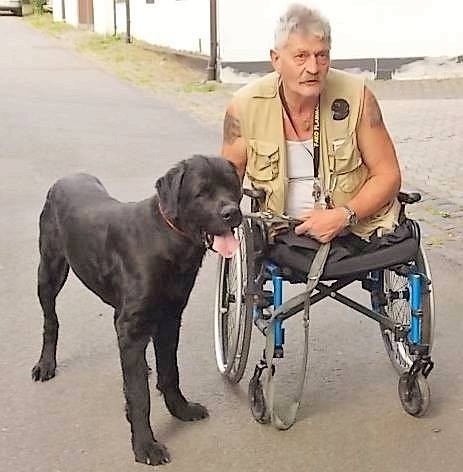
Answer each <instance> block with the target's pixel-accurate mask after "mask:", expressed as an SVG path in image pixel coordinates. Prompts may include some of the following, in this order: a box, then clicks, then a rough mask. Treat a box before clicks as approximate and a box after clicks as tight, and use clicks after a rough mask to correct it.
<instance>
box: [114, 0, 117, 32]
mask: <svg viewBox="0 0 463 472" xmlns="http://www.w3.org/2000/svg"><path fill="white" fill-rule="evenodd" d="M113 21H114V36H116V35H117V13H116V0H113Z"/></svg>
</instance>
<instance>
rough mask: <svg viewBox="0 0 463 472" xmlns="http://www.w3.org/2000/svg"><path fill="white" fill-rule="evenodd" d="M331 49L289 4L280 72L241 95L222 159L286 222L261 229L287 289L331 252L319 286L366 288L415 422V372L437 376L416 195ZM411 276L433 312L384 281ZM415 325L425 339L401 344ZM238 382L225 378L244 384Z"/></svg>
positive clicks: (374, 114) (313, 21)
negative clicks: (402, 308)
mask: <svg viewBox="0 0 463 472" xmlns="http://www.w3.org/2000/svg"><path fill="white" fill-rule="evenodd" d="M330 49H331V28H330V25H329V23H328V21H327V20H326V19H325V18H324V17H323V16H321V15H320V13H319V12H318V11H316V10H313V9H309V8H307V7H305V6H303V5H299V4H295V5H291V6H290V7H289V8H288V10H287V11H286V12H285V13H284V14H283V16H282V17H281V18H280V19H279V22H278V24H277V27H276V31H275V38H274V48H273V49H272V50H271V51H270V58H271V62H272V65H273V68H274V72H272V73H270V74H268V75H266V76H264V77H262V78H260V79H258V80H256V81H254V82H252V83H251V84H249V85H247V86H245V87H243V88H242V89H240V90H239V91H238V92H237V93H236V94H235V96H234V98H233V99H232V100H231V102H230V104H229V105H228V107H227V110H226V114H225V119H224V136H223V146H222V155H223V157H224V158H226V159H228V160H230V161H231V162H232V163H234V165H235V166H236V168H237V170H238V173H239V174H240V176H241V178H242V179H244V177H245V176H246V177H247V178H248V179H249V181H250V182H251V185H252V188H253V189H252V190H248V191H247V192H245V193H247V194H248V196H251V197H252V199H253V207H252V209H253V211H254V212H256V211H260V212H270V214H273V215H277V216H282V215H283V218H279V219H278V224H277V225H274V226H273V228H275V227H276V228H277V231H272V230H271V229H272V225H266V226H265V228H266V229H265V232H266V234H265V235H264V239H265V240H266V241H267V242H268V241H269V238H270V242H271V244H270V245H269V246H268V247H266V248H265V256H266V257H267V258H268V259H269V260H271V261H272V263H276V265H277V266H278V267H279V268H280V269H281V268H284V269H285V271H284V275H285V279H286V280H291V281H294V282H301V281H305V280H306V279H307V274H308V273H309V268H310V267H311V264H312V262H313V259H314V258H315V255H316V254H317V251H319V249H320V246H324V245H326V244H329V245H330V249H329V253H328V255H327V260H326V265H325V261H323V266H324V268H323V273H322V274H321V273H320V274H318V275H319V277H321V279H322V280H334V279H335V280H340V279H342V278H346V277H347V278H352V277H353V278H352V280H354V279H355V278H356V277H355V276H357V275H358V280H362V284H363V286H364V288H366V289H367V290H369V291H370V293H371V297H372V307H373V310H369V314H367V316H370V317H372V318H374V319H375V320H377V321H379V322H380V325H381V327H382V334H383V338H384V342H385V344H386V349H387V350H388V354H389V355H390V357H391V360H392V362H393V364H394V365H395V367H396V368H397V370H399V372H400V373H404V372H405V373H407V375H408V377H407V378H406V379H405V377H404V379H405V380H403V381H402V383H403V384H404V385H405V387H404V385H402V391H400V386H399V391H400V392H401V400H402V403H403V404H404V402H405V404H407V402H408V404H409V406H410V404H411V403H413V402H415V403H413V405H412V406H411V407H410V408H408V410H407V411H409V413H411V414H414V415H415V416H418V415H421V414H423V413H424V410H425V409H426V407H427V404H426V405H423V404H421V403H420V405H419V406H418V407H417V406H416V398H415V397H416V396H415V397H413V392H416V390H417V389H418V390H419V389H422V390H424V389H425V388H426V387H423V386H422V382H421V377H418V378H419V381H418V380H416V379H417V375H416V373H414V374H413V375H411V371H412V370H413V369H415V370H417V369H418V370H420V369H421V370H422V371H423V372H424V370H425V369H426V368H427V369H428V370H430V368H429V365H431V364H432V363H431V361H430V360H429V362H428V361H426V362H425V364H426V365H427V366H428V367H423V365H424V364H423V358H426V359H427V357H426V356H429V352H430V344H431V338H432V314H433V310H432V307H430V306H431V304H432V303H431V302H432V299H431V298H432V297H431V296H430V295H429V293H430V292H431V289H430V278H429V277H428V276H427V275H428V272H429V271H428V267H427V262H426V260H425V257H424V254H423V253H422V251H421V249H420V248H419V227H418V225H417V224H416V223H415V222H412V221H410V220H408V219H407V218H406V217H405V213H404V206H405V204H406V203H414V202H415V201H418V200H419V198H420V196H419V194H407V193H404V192H399V190H400V185H401V175H400V168H399V164H398V161H397V156H396V152H395V149H394V145H393V143H392V140H391V137H390V136H389V133H388V131H387V129H386V126H385V124H384V122H383V119H382V114H381V110H380V108H379V105H378V102H377V100H376V98H375V96H374V94H373V93H372V92H371V91H370V90H369V89H368V88H367V87H366V86H365V83H364V80H363V79H362V78H361V77H359V76H355V75H352V74H348V73H345V72H341V71H338V70H335V69H332V68H330ZM284 220H286V221H287V224H286V225H285V224H281V223H282V221H283V223H284ZM295 222H297V223H296V224H295ZM260 227H261V228H263V227H264V226H262V225H260ZM269 228H270V230H271V231H270V236H269V233H268V231H267V230H268V229H269ZM255 233H256V231H254V236H253V237H254V238H255ZM401 264H405V266H403V267H409V266H410V264H411V266H413V269H410V270H408V269H403V267H402V266H400V265H401ZM401 267H402V268H401ZM395 269H397V270H396V271H395ZM397 271H398V273H397ZM280 272H281V270H280ZM411 272H414V273H418V274H422V275H423V277H422V278H421V279H420V280H421V282H420V289H419V290H420V293H421V292H423V293H427V294H428V295H427V298H426V296H425V297H424V304H425V305H426V306H422V303H420V304H419V308H417V309H415V311H413V307H412V303H413V300H412V299H413V298H414V295H413V293H412V291H411V290H410V289H409V288H403V289H401V290H394V288H393V287H391V283H392V282H391V280H389V279H391V278H393V277H394V276H397V277H401V279H400V280H402V279H404V280H405V286H407V282H410V281H411V280H412V276H411V275H410V273H411ZM309 275H310V274H309ZM375 277H376V279H377V280H376V279H375ZM309 278H310V277H309ZM371 280H376V282H371ZM402 281H403V280H402ZM317 282H318V279H317ZM410 283H411V282H410ZM345 285H347V284H345ZM345 285H343V286H345ZM422 287H429V288H426V289H423V288H422ZM317 289H319V290H322V291H323V289H320V288H319V287H318V286H317ZM339 297H341V296H339ZM388 297H389V298H388ZM344 298H345V297H344ZM407 298H408V300H407V302H408V303H409V305H410V308H409V310H410V315H409V317H408V321H407V323H408V324H407V323H398V321H397V319H394V316H393V313H394V310H393V309H395V308H397V307H395V306H394V305H395V304H397V303H396V302H397V301H398V300H399V299H402V300H404V299H407ZM421 298H422V297H421ZM421 298H420V302H423V300H421ZM342 303H345V304H348V303H346V302H345V301H342ZM275 306H276V305H275ZM349 306H352V305H349ZM354 308H355V309H359V308H358V306H355V307H354ZM415 308H416V307H415ZM253 310H254V315H253V316H254V319H255V318H256V316H257V317H259V315H256V314H255V313H256V307H254V308H253ZM420 310H421V311H420ZM222 311H223V307H222ZM367 311H368V310H367ZM423 311H428V313H427V315H426V316H427V318H426V316H425V317H424V318H423V316H422V312H423ZM378 314H379V316H378ZM412 315H413V316H412ZM415 315H416V316H415ZM386 318H388V320H386ZM417 323H419V326H420V327H422V331H420V332H419V336H418V335H417V336H415V337H414V338H413V337H410V336H408V337H406V336H405V335H404V332H408V331H407V330H409V331H413V330H416V327H415V325H416V324H417ZM399 324H400V326H399ZM423 333H424V334H423ZM415 334H416V333H415ZM386 338H387V339H386ZM405 338H406V339H405ZM418 338H419V339H418ZM387 343H389V346H388V345H387ZM422 346H427V349H426V348H422ZM275 347H276V348H277V347H278V346H277V344H276V345H275ZM402 350H406V353H404V352H405V351H404V352H402ZM272 353H273V351H272ZM397 353H399V354H397ZM235 354H236V352H235ZM242 354H243V353H241V358H242V357H243V355H242ZM244 357H245V358H247V352H246V353H245V356H244ZM417 360H418V361H419V362H417ZM228 361H229V363H230V362H233V361H231V360H230V359H229V360H228ZM245 362H246V360H245ZM241 367H242V365H241ZM219 368H220V366H219ZM431 368H432V367H431ZM241 370H243V369H241ZM221 371H222V373H224V372H225V371H226V369H225V370H222V369H221ZM230 372H231V371H230V368H229V372H228V374H230ZM225 373H227V372H225ZM235 373H236V372H235ZM427 373H429V372H427ZM427 373H426V376H427ZM240 375H242V372H240ZM240 375H235V377H234V378H232V377H233V376H232V375H231V374H230V375H229V378H230V379H231V380H234V381H239V379H240V378H241V377H240ZM238 377H239V378H238ZM420 382H421V383H420ZM413 389H414V390H413ZM412 390H413V392H412ZM421 393H422V395H421V396H422V397H423V396H424V397H425V396H426V395H427V394H426V392H425V393H423V392H421ZM254 394H256V392H254ZM412 397H413V399H412ZM428 397H429V395H428ZM255 400H256V398H255V397H254V401H255ZM424 401H425V403H426V400H424ZM264 403H265V402H264ZM405 408H406V409H407V407H405ZM254 416H256V415H254ZM264 416H265V415H264ZM256 419H258V420H259V418H258V417H257V416H256ZM262 419H263V416H262V417H261V418H260V420H262ZM267 419H268V418H267Z"/></svg>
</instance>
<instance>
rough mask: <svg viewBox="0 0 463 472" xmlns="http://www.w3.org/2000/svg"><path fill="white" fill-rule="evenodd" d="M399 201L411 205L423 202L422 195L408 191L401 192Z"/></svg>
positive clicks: (398, 197)
mask: <svg viewBox="0 0 463 472" xmlns="http://www.w3.org/2000/svg"><path fill="white" fill-rule="evenodd" d="M397 199H398V200H399V202H400V203H403V204H409V205H411V204H412V203H416V202H419V201H420V200H421V194H420V193H419V192H410V191H408V190H401V191H400V192H399V195H398V196H397Z"/></svg>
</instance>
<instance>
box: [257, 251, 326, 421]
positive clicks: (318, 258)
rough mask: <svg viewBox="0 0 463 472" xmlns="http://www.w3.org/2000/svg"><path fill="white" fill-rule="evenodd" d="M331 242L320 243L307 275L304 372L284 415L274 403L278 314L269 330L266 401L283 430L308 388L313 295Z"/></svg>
mask: <svg viewBox="0 0 463 472" xmlns="http://www.w3.org/2000/svg"><path fill="white" fill-rule="evenodd" d="M330 246H331V245H330V243H325V244H322V245H321V246H320V248H319V249H318V251H317V253H316V255H315V258H314V260H313V262H312V264H311V266H310V270H309V274H308V277H307V286H306V291H305V293H304V295H305V300H304V316H303V327H304V354H303V358H302V363H301V374H300V376H299V383H298V385H297V390H296V395H295V397H294V399H293V401H292V402H291V403H290V405H289V407H288V409H287V412H286V414H285V415H284V416H280V415H279V414H278V413H277V412H276V411H275V406H274V396H275V386H274V383H273V377H274V373H275V368H274V365H273V354H274V351H275V329H274V324H275V317H272V319H271V322H270V324H269V328H268V329H267V330H266V343H265V350H264V356H265V360H266V363H267V365H268V368H267V369H266V372H265V376H264V378H263V381H262V387H263V393H264V399H265V404H266V406H267V410H268V415H269V416H270V420H271V422H272V424H273V425H274V426H275V427H276V428H277V429H280V430H286V429H289V428H290V427H291V426H292V425H293V424H294V423H295V421H296V414H297V410H298V409H299V405H300V403H301V398H302V394H303V392H304V386H305V381H306V376H307V366H308V358H309V321H310V316H309V314H310V295H311V294H312V292H313V290H314V288H315V287H316V286H317V284H318V282H319V280H320V277H321V275H322V273H323V269H324V268H325V263H326V260H327V258H328V253H329V251H330Z"/></svg>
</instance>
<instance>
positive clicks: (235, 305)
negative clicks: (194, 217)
mask: <svg viewBox="0 0 463 472" xmlns="http://www.w3.org/2000/svg"><path fill="white" fill-rule="evenodd" d="M235 231H236V236H237V237H238V238H239V241H240V245H239V247H238V249H237V251H236V253H235V255H234V256H233V257H232V258H231V259H225V258H223V257H220V258H219V264H218V277H217V286H216V296H215V308H214V346H215V355H216V362H217V368H218V369H219V372H220V373H221V374H222V375H223V376H224V377H226V378H227V379H228V380H229V381H230V382H231V383H238V382H239V381H240V380H241V378H242V377H243V374H244V370H245V368H246V364H247V361H248V355H249V346H250V343H251V330H252V322H253V304H252V302H251V300H250V299H249V297H246V291H247V290H248V287H247V281H248V280H252V279H253V277H254V269H253V267H254V264H253V260H252V258H253V254H254V253H253V244H252V237H251V236H252V235H251V230H250V226H249V223H248V222H247V221H245V220H244V221H243V223H242V224H241V226H239V228H237V229H236V230H235Z"/></svg>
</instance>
